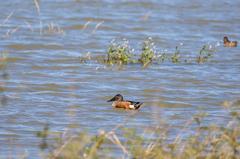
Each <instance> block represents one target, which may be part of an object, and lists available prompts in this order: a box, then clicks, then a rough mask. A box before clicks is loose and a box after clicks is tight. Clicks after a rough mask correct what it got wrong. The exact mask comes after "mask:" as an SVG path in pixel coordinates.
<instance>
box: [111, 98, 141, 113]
mask: <svg viewBox="0 0 240 159" xmlns="http://www.w3.org/2000/svg"><path fill="white" fill-rule="evenodd" d="M107 102H113V103H112V106H113V107H115V108H124V109H135V110H136V109H139V108H140V106H141V105H142V104H143V103H142V102H133V101H129V100H123V96H122V95H121V94H117V95H115V96H114V97H113V98H112V99H110V100H108V101H107Z"/></svg>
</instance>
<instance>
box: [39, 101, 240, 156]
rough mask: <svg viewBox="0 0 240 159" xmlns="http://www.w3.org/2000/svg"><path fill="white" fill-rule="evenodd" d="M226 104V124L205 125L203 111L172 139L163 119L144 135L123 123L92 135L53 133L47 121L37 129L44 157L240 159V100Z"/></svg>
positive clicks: (85, 133) (226, 102)
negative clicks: (239, 109) (227, 119)
mask: <svg viewBox="0 0 240 159" xmlns="http://www.w3.org/2000/svg"><path fill="white" fill-rule="evenodd" d="M223 106H224V108H225V110H226V111H227V112H229V114H230V117H231V119H230V120H229V122H228V124H227V125H226V126H219V125H216V124H209V125H205V124H203V122H204V119H205V117H207V114H206V113H203V112H201V113H198V114H196V115H193V117H192V119H190V120H189V121H187V122H186V124H185V125H183V126H182V128H181V130H180V131H179V133H178V134H176V136H174V138H173V140H171V141H169V138H170V133H169V130H170V129H171V126H169V125H167V124H166V123H161V122H160V123H161V124H159V126H157V127H155V128H146V129H144V130H143V131H144V133H142V134H141V133H139V132H138V131H137V130H136V129H133V128H132V129H129V128H126V127H125V124H122V125H117V126H116V127H115V128H113V129H112V130H110V131H108V132H106V131H104V130H99V133H98V135H90V134H89V133H87V132H85V131H81V132H78V133H76V132H75V133H71V132H70V131H66V132H62V133H56V132H51V130H50V126H49V125H48V124H46V125H45V127H44V128H43V130H42V131H39V132H37V136H38V138H39V141H41V144H40V145H39V149H41V156H42V158H49V159H64V158H68V159H82V158H86V159H93V158H95V159H97V158H116V156H117V158H134V159H138V158H141V159H161V158H164V159H188V158H189V159H190V158H191V159H192V158H195V159H215V158H220V159H221V158H222V159H237V158H239V156H240V113H239V112H238V111H236V110H237V109H238V107H239V106H240V101H235V102H228V101H225V102H224V103H223ZM191 127H194V128H193V129H191V131H193V133H192V134H191V135H189V136H187V137H186V136H184V132H186V131H189V129H190V128H191ZM114 152H115V153H114ZM116 152H117V155H116ZM114 154H115V155H116V156H113V155H114Z"/></svg>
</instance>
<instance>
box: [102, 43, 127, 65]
mask: <svg viewBox="0 0 240 159" xmlns="http://www.w3.org/2000/svg"><path fill="white" fill-rule="evenodd" d="M131 57H132V50H131V49H130V46H129V42H128V41H127V40H126V39H123V40H122V41H120V42H116V41H115V40H114V41H112V42H111V44H110V46H109V48H108V51H107V63H108V64H128V63H130V62H131Z"/></svg>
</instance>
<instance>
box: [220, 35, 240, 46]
mask: <svg viewBox="0 0 240 159" xmlns="http://www.w3.org/2000/svg"><path fill="white" fill-rule="evenodd" d="M223 44H224V47H237V41H230V40H228V37H226V36H224V38H223Z"/></svg>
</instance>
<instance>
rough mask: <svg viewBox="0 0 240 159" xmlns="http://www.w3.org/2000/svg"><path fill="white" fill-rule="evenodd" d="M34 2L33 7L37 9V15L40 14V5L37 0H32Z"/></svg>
mask: <svg viewBox="0 0 240 159" xmlns="http://www.w3.org/2000/svg"><path fill="white" fill-rule="evenodd" d="M34 4H35V7H36V9H37V13H38V15H40V6H39V2H38V0H34Z"/></svg>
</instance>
